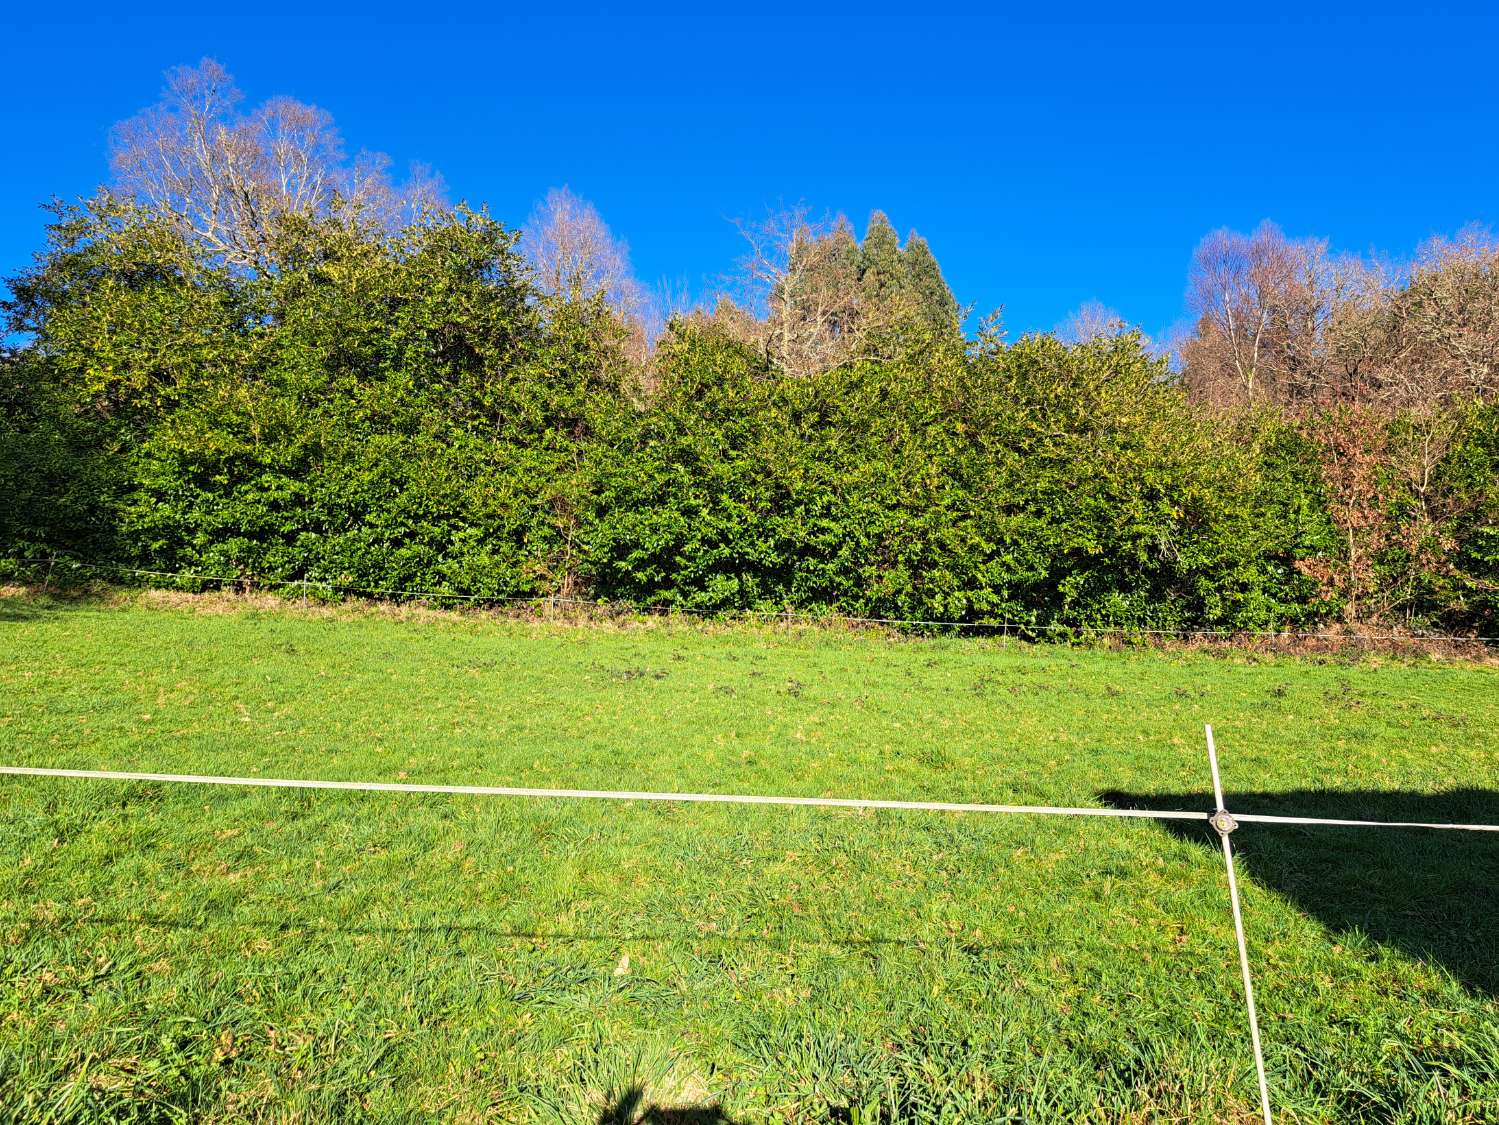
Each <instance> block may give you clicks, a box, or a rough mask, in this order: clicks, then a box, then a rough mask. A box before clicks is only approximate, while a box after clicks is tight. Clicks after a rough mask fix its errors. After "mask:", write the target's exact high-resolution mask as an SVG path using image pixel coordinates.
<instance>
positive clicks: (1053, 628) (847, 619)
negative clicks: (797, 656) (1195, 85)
mask: <svg viewBox="0 0 1499 1125" xmlns="http://www.w3.org/2000/svg"><path fill="white" fill-rule="evenodd" d="M8 561H9V562H11V563H12V565H16V566H22V567H29V568H32V570H33V573H37V572H41V573H42V585H43V588H44V589H47V588H50V587H51V585H52V583H53V580H54V579H55V578H56V577H57V574H58V570H59V568H61V569H62V570H64V571H68V572H71V573H74V574H76V573H78V572H83V571H86V572H89V573H91V574H110V575H115V576H118V577H130V578H148V579H163V580H171V581H173V582H176V583H178V584H179V585H180V584H183V583H197V584H205V583H207V584H216V585H218V586H219V587H221V588H231V589H232V588H241V589H257V590H274V591H282V592H289V593H290V594H291V595H292V596H293V597H297V596H300V598H301V599H302V600H303V601H304V602H305V601H307V600H308V598H309V597H311V596H314V595H315V596H317V597H320V598H322V597H326V598H330V599H331V598H333V597H334V596H336V595H349V594H352V595H355V596H356V597H361V598H373V599H393V600H406V601H426V602H436V603H439V604H441V603H446V602H457V603H462V604H467V605H472V606H486V605H487V606H505V607H509V608H516V609H518V608H527V607H529V608H536V609H544V608H559V609H560V608H563V607H570V608H574V609H577V610H580V611H589V612H604V613H611V614H627V615H629V614H633V615H640V616H675V615H680V616H685V617H693V618H698V619H704V620H733V619H735V618H739V619H748V620H758V621H776V620H778V621H799V622H807V623H809V624H831V625H868V626H884V627H889V628H895V629H902V628H904V629H951V630H958V631H964V630H972V631H977V632H984V633H988V634H990V635H997V636H1001V637H1021V638H1024V637H1032V636H1035V637H1062V638H1090V637H1120V638H1151V639H1157V640H1172V639H1174V640H1183V641H1194V640H1199V641H1202V640H1219V641H1269V642H1287V641H1303V640H1316V641H1335V642H1339V643H1344V644H1450V645H1493V644H1499V635H1489V634H1482V633H1442V632H1436V631H1429V630H1421V629H1410V630H1406V631H1395V630H1386V631H1384V632H1354V631H1342V632H1339V631H1335V630H1328V629H1320V630H1306V629H1206V628H1194V629H1163V628H1151V627H1148V626H1142V625H1106V624H1095V623H1089V622H1077V623H1067V622H1057V621H1050V622H1037V621H1019V620H1009V619H1001V620H999V621H994V620H985V619H982V618H980V619H969V620H964V619H959V618H920V617H889V616H885V617H879V616H858V615H852V614H843V613H814V612H808V611H805V610H789V609H702V608H697V607H693V606H681V605H674V604H669V603H659V602H658V603H648V604H641V603H635V602H622V601H610V600H603V599H591V598H580V597H575V596H569V595H562V594H536V595H514V594H461V593H456V592H454V591H451V590H432V589H421V588H413V587H398V586H388V587H379V586H360V585H356V584H352V583H346V582H335V581H332V580H329V579H323V578H313V577H303V578H270V577H265V576H262V575H257V574H250V573H244V574H238V575H224V574H208V573H203V572H199V571H180V570H179V571H172V570H147V569H142V568H139V567H129V566H123V565H120V564H115V563H90V562H84V561H82V560H77V559H71V558H68V557H65V556H52V557H49V558H41V559H37V558H31V559H12V560H8ZM44 567H45V568H46V569H45V571H44V572H42V568H44Z"/></svg>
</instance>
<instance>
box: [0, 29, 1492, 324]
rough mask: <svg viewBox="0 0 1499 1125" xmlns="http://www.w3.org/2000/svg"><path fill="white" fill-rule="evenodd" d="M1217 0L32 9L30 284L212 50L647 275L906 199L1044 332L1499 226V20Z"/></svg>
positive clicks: (27, 209)
mask: <svg viewBox="0 0 1499 1125" xmlns="http://www.w3.org/2000/svg"><path fill="white" fill-rule="evenodd" d="M1208 7H1209V6H1208V5H1200V4H1187V3H1181V4H1159V5H1154V6H1150V7H1146V6H1144V5H1125V4H1113V5H1098V6H1096V7H1093V6H1090V5H1088V4H1081V3H1074V4H1070V5H1065V6H1059V7H1056V8H1052V7H1049V6H1047V5H1042V4H1029V5H1024V6H1013V7H1012V6H1008V5H1002V4H991V5H983V6H978V5H974V6H963V5H947V6H944V5H938V4H928V5H921V6H902V7H901V8H890V9H888V10H882V9H880V8H879V7H877V6H876V5H873V4H866V5H857V6H854V5H850V6H843V7H840V6H837V5H823V6H820V7H819V6H817V5H813V4H801V5H796V6H778V5H776V4H773V3H767V4H761V5H744V6H741V5H719V4H698V5H678V6H668V5H654V6H652V5H645V4H641V5H628V4H617V5H611V6H608V7H598V8H594V7H593V6H590V5H580V4H553V5H536V4H529V5H526V6H524V7H516V8H513V9H512V8H509V7H506V6H503V5H495V6H491V7H487V8H483V7H472V8H469V7H463V6H425V7H424V6H421V5H411V4H405V5H401V6H399V7H392V8H390V9H389V10H384V11H382V10H381V9H380V8H379V7H377V6H375V5H362V6H360V7H359V8H357V9H355V8H351V9H347V10H343V11H340V10H337V9H335V8H333V7H330V6H323V5H312V4H303V5H300V6H295V7H291V6H288V7H285V8H278V7H277V6H275V5H268V4H260V5H206V4H205V5H201V6H197V7H188V6H179V5H172V4H157V5H150V6H139V7H136V6H131V7H124V6H121V5H118V4H114V5H109V6H107V7H106V6H98V7H92V6H90V5H87V4H83V5H69V6H67V7H66V8H62V7H49V6H43V5H26V6H25V8H24V9H23V10H22V11H21V12H20V13H19V14H13V15H12V16H10V17H7V21H6V22H7V29H6V35H5V36H4V42H3V43H0V73H3V74H4V75H5V76H6V79H7V81H6V88H7V101H8V103H9V108H10V112H9V113H7V114H6V120H7V128H8V130H9V134H10V135H9V137H8V138H7V142H6V144H5V151H6V152H7V154H8V159H7V165H8V168H7V171H6V174H5V175H4V176H3V177H0V204H3V215H4V221H3V223H0V273H3V274H5V275H10V274H12V273H13V272H14V271H15V270H16V269H18V268H19V267H21V266H22V265H23V264H24V263H25V262H26V261H27V260H28V257H29V255H30V254H31V252H32V251H34V250H35V249H36V248H37V246H38V245H39V244H40V241H41V228H42V223H43V220H44V216H43V214H42V213H41V212H40V211H39V210H38V209H37V205H38V204H39V203H40V202H42V201H44V200H46V199H47V198H50V197H51V196H53V195H61V196H63V197H72V196H76V195H80V194H87V193H88V192H89V191H90V190H91V189H92V188H93V187H94V186H95V185H96V184H98V183H100V182H102V181H103V180H104V179H106V178H107V171H108V170H107V165H106V137H107V131H108V128H109V126H110V124H111V123H113V122H114V121H116V120H119V119H120V118H123V117H126V116H128V115H129V114H131V113H132V112H134V111H135V110H137V109H139V108H141V107H143V106H145V105H147V104H149V103H151V102H153V101H154V100H155V99H156V97H157V94H158V92H159V90H160V87H161V74H162V72H163V71H164V70H166V69H167V68H169V67H171V66H174V65H177V64H180V63H190V62H196V61H197V60H198V59H199V58H201V57H202V56H204V55H211V56H214V57H216V58H218V59H219V60H220V61H221V62H222V63H224V64H225V65H226V66H227V67H228V68H229V69H230V71H232V72H233V73H234V74H235V76H236V77H237V78H238V80H239V84H240V86H241V87H242V88H243V89H244V91H245V93H246V96H247V100H248V101H250V102H254V101H259V100H261V99H263V98H265V97H268V96H271V95H274V94H290V95H292V96H294V97H297V98H299V99H302V100H304V101H309V102H313V103H316V104H318V105H321V106H323V107H324V108H326V109H328V110H330V111H331V112H332V113H333V114H334V116H335V118H336V119H337V121H338V124H339V126H340V128H341V130H342V132H343V134H344V137H345V140H346V143H347V145H348V147H349V148H350V149H358V148H371V149H380V150H384V151H386V152H389V153H390V154H391V155H392V156H393V157H394V158H395V160H396V161H397V163H398V164H403V163H404V162H406V161H408V160H412V159H418V160H425V161H427V162H428V163H430V164H432V165H433V166H434V167H435V168H437V169H438V170H439V171H440V172H441V173H442V174H443V176H444V177H445V178H446V180H447V182H448V185H449V193H450V195H451V196H452V197H453V198H454V199H465V200H468V201H471V202H475V203H478V202H487V203H488V205H489V206H490V209H491V210H492V211H493V213H495V214H496V215H497V216H498V217H500V218H502V219H504V220H506V221H508V222H513V223H519V222H521V221H522V220H523V219H524V218H525V216H526V214H527V213H528V211H529V210H530V207H531V205H532V204H533V202H534V201H535V200H536V199H537V198H539V197H540V196H541V195H542V194H543V193H544V192H545V191H546V190H547V188H548V187H551V186H555V185H562V184H567V185H569V186H571V187H572V188H573V189H574V190H575V191H577V192H578V193H580V194H582V195H584V196H586V197H587V198H589V199H591V200H593V201H594V202H595V203H596V204H597V206H598V207H599V209H600V211H601V212H602V213H603V215H604V217H605V219H606V220H607V221H608V222H609V223H610V225H611V226H612V227H613V228H614V230H615V232H616V233H617V234H619V235H620V236H621V237H623V238H625V239H626V240H627V241H628V242H629V244H630V248H631V252H632V256H633V259H634V263H635V266H636V271H637V273H639V274H640V276H641V277H642V279H643V280H645V281H646V282H647V283H655V282H657V281H660V280H662V279H668V280H671V281H674V282H677V283H685V284H687V285H689V286H691V287H693V288H694V289H702V288H705V287H711V286H712V285H713V284H715V283H716V281H717V279H718V278H719V277H721V275H723V274H724V273H726V272H727V271H729V270H730V269H732V267H733V263H734V261H735V259H736V257H738V256H739V255H740V253H741V252H742V248H743V244H742V242H741V241H740V239H739V235H738V234H737V233H736V231H735V229H734V227H733V225H732V224H731V222H730V220H732V219H733V218H735V217H742V216H748V217H753V216H755V215H757V214H759V215H763V214H764V212H765V210H766V208H767V207H771V206H775V205H777V204H779V203H783V202H785V203H790V202H797V201H805V202H806V203H808V204H810V205H811V206H812V207H813V208H815V209H818V210H822V209H826V210H829V211H837V212H843V213H846V214H847V215H848V216H849V217H850V218H852V219H853V220H854V221H855V223H856V225H857V226H858V227H859V228H860V230H861V231H862V228H863V224H864V220H865V219H866V218H867V216H868V214H869V212H870V210H871V209H873V208H876V207H878V208H882V209H883V210H885V211H886V212H887V213H889V215H890V216H891V219H892V221H893V222H894V223H895V225H896V226H897V228H899V229H900V230H901V231H902V233H904V232H905V231H907V230H909V229H911V228H913V227H914V228H915V229H917V230H919V231H920V232H921V233H922V234H923V235H924V236H925V237H926V238H927V240H928V241H929V242H930V243H931V244H932V247H933V249H934V250H935V251H936V253H937V256H938V259H939V260H940V261H941V263H942V266H943V269H944V271H945V273H946V275H947V278H948V280H949V282H950V283H951V285H952V287H953V289H954V291H955V292H956V293H957V295H958V298H959V300H960V301H963V302H965V303H971V304H973V305H975V306H976V307H977V308H978V309H979V310H980V311H983V310H986V309H989V308H992V307H994V306H997V305H1004V306H1005V309H1006V312H1005V320H1006V323H1007V324H1008V325H1009V327H1010V328H1011V330H1012V331H1014V332H1018V331H1023V330H1027V329H1036V328H1040V329H1045V328H1050V327H1052V326H1053V325H1054V324H1056V323H1057V322H1058V321H1060V320H1061V319H1062V318H1063V317H1064V316H1065V315H1066V313H1067V312H1068V311H1069V310H1070V309H1072V308H1074V307H1076V306H1077V305H1079V304H1080V303H1082V302H1083V301H1086V300H1089V299H1098V300H1101V301H1103V302H1105V303H1107V304H1109V305H1112V306H1114V307H1115V308H1117V309H1119V310H1120V311H1121V312H1122V313H1123V314H1124V316H1125V317H1126V318H1127V319H1129V320H1131V321H1134V322H1137V323H1140V324H1142V325H1143V326H1144V327H1145V328H1146V329H1147V330H1148V331H1152V332H1156V331H1159V330H1160V329H1162V328H1163V327H1165V326H1167V325H1170V324H1171V323H1173V322H1174V321H1176V320H1177V319H1178V318H1179V317H1180V316H1181V313H1182V294H1183V288H1184V283H1185V273H1186V267H1187V263H1188V259H1189V258H1190V255H1191V252H1192V249H1193V247H1194V245H1195V244H1196V243H1197V241H1198V240H1199V239H1200V238H1201V237H1202V236H1203V235H1204V234H1205V233H1206V232H1207V231H1209V230H1210V229H1212V228H1215V227H1218V226H1224V225H1227V226H1233V227H1238V228H1243V229H1247V228H1249V227H1251V226H1253V225H1254V224H1256V223H1258V222H1259V221H1260V220H1261V219H1264V218H1270V219H1273V220H1275V221H1276V222H1278V223H1280V224H1281V225H1282V226H1283V227H1284V228H1285V229H1286V230H1287V232H1288V233H1291V234H1294V235H1310V234H1316V235H1321V236H1324V237H1327V238H1329V239H1331V241H1332V243H1333V245H1334V247H1336V248H1340V249H1345V250H1360V251H1362V250H1369V249H1371V248H1375V249H1379V250H1383V251H1386V252H1389V253H1392V254H1397V255H1401V254H1406V253H1409V251H1410V250H1411V249H1412V248H1413V247H1414V246H1415V244H1416V243H1418V242H1419V241H1421V240H1422V239H1424V238H1426V237H1428V236H1430V235H1432V234H1437V233H1444V232H1451V231H1453V230H1455V229H1457V228H1458V227H1460V226H1462V225H1463V224H1465V223H1469V222H1479V223H1484V224H1488V225H1499V64H1496V58H1499V5H1494V4H1482V5H1480V4H1451V5H1415V4H1403V5H1400V6H1399V7H1396V6H1393V5H1391V6H1388V7H1387V6H1384V5H1381V4H1379V3H1363V4H1358V5H1344V4H1331V3H1330V4H1316V3H1309V2H1303V3H1300V4H1297V5H1278V4H1275V3H1265V4H1258V5H1237V6H1214V8H1215V10H1214V11H1205V10H1204V9H1207V8H1208ZM1134 9H1138V10H1134Z"/></svg>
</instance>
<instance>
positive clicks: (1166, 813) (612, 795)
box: [0, 766, 1208, 820]
mask: <svg viewBox="0 0 1499 1125" xmlns="http://www.w3.org/2000/svg"><path fill="white" fill-rule="evenodd" d="M0 774H9V775H11V776H25V777H75V778H87V779H92V780H108V781H164V782H181V783H185V784H189V785H247V786H258V787H262V788H269V789H345V790H356V791H360V790H362V791H366V792H371V793H452V794H460V795H465V796H478V797H563V798H572V799H582V800H603V801H683V802H690V803H697V804H713V805H811V806H813V807H816V808H832V809H906V810H913V811H919V812H954V813H1031V814H1035V815H1039V816H1112V817H1135V818H1139V819H1149V820H1207V819H1208V814H1207V813H1205V812H1176V811H1172V810H1160V811H1158V810H1155V809H1095V808H1063V807H1055V806H1051V805H982V804H963V803H960V802H955V801H877V800H862V799H857V798H851V797H767V796H759V795H755V794H741V793H650V792H635V791H631V790H620V789H531V788H522V787H517V786H510V785H428V784H419V783H418V784H413V783H410V782H394V781H321V780H316V779H304V778H287V777H215V776H208V775H204V774H190V773H134V772H128V771H125V770H72V769H51V768H47V767H43V766H0Z"/></svg>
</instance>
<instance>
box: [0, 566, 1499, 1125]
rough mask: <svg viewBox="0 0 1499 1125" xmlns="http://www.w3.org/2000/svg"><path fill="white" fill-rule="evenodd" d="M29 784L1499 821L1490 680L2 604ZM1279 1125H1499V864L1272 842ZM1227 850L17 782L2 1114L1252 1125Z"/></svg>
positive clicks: (1389, 671)
mask: <svg viewBox="0 0 1499 1125" xmlns="http://www.w3.org/2000/svg"><path fill="white" fill-rule="evenodd" d="M0 653H3V657H4V658H3V660H0V763H3V764H26V765H45V766H65V767H78V768H90V769H104V768H112V769H127V770H147V771H158V772H195V773H217V774H256V773H259V774H264V775H267V776H291V777H318V778H332V779H371V780H411V781H429V782H444V783H473V784H501V785H525V786H555V787H579V788H617V789H625V788H628V789H663V790H667V789H676V790H716V791H722V792H744V793H773V794H796V795H833V796H864V797H883V798H910V799H930V800H955V801H975V802H1013V803H1036V804H1059V805H1090V804H1101V803H1107V802H1115V803H1130V804H1140V805H1149V804H1156V805H1160V806H1162V807H1168V806H1169V807H1189V808H1204V809H1205V808H1207V807H1209V805H1210V798H1209V797H1208V790H1209V781H1208V771H1207V763H1206V760H1205V754H1204V751H1203V740H1202V724H1203V722H1205V721H1208V722H1212V723H1213V725H1214V727H1215V730H1216V731H1217V735H1218V744H1219V749H1220V753H1221V755H1222V758H1223V771H1224V784H1225V786H1226V788H1227V790H1228V793H1229V803H1230V807H1239V808H1243V809H1248V808H1251V807H1253V808H1256V809H1261V810H1270V809H1278V810H1283V811H1290V812H1297V811H1300V812H1308V813H1318V814H1323V815H1332V816H1350V817H1351V816H1361V815H1368V816H1375V817H1391V818H1393V817H1405V818H1413V819H1415V818H1418V819H1462V820H1486V821H1489V822H1499V667H1495V666H1492V665H1482V664H1475V663H1462V662H1457V661H1438V660H1434V659H1395V658H1377V657H1370V658H1364V659H1359V660H1352V659H1349V660H1343V659H1339V658H1336V657H1324V658H1319V659H1316V660H1313V659H1308V658H1291V657H1264V656H1250V655H1246V654H1241V653H1240V654H1222V653H1219V654H1212V653H1190V652H1167V651H1159V650H1145V649H1141V650H1127V651H1103V650H1096V649H1082V648H1068V647H1064V646H1047V645H1030V644H1022V643H1009V644H1005V643H1002V642H1000V641H998V640H974V639H911V638H901V637H897V636H893V635H890V634H885V633H879V632H853V631H839V630H825V629H814V628H785V627H756V626H749V625H734V626H728V625H709V624H693V623H679V622H668V621H660V620H646V621H637V622H618V623H613V624H590V625H579V624H567V623H545V622H527V621H518V620H509V619H503V618H495V617H484V616H478V615H474V616H463V615H457V614H452V615H447V614H438V613H430V612H422V611H416V610H411V611H405V612H401V611H395V610H381V609H375V608H364V609H361V608H358V607H343V608H332V609H328V608H318V607H313V608H310V609H302V608H299V607H297V606H295V605H280V604H274V603H269V602H266V603H259V602H249V601H243V600H241V601H236V600H234V599H232V598H227V597H209V596H203V597H187V596H180V595H178V596H165V595H151V594H132V595H116V596H110V597H95V598H92V599H87V598H86V599H77V600H66V601H64V600H55V599H49V598H46V597H42V596H39V595H35V594H31V593H26V592H17V591H12V592H11V593H10V594H8V595H7V596H5V597H0ZM1235 841H1236V843H1237V844H1238V846H1239V848H1240V849H1241V856H1242V890H1243V893H1244V896H1245V910H1246V921H1247V925H1248V928H1249V936H1250V945H1251V955H1252V958H1253V963H1254V966H1255V971H1256V975H1257V985H1258V989H1259V993H1260V995H1259V1000H1260V1007H1261V1018H1262V1025H1263V1028H1264V1032H1265V1037H1266V1050H1267V1057H1268V1064H1269V1068H1270V1080H1271V1087H1272V1092H1273V1095H1274V1099H1275V1103H1276V1107H1277V1115H1278V1120H1280V1121H1284V1122H1348V1121H1375V1122H1397V1121H1398V1122H1444V1123H1445V1122H1451V1123H1476V1122H1499V920H1496V918H1499V841H1496V840H1495V839H1494V838H1492V837H1480V836H1457V835H1447V836H1440V835H1439V834H1436V833H1430V832H1422V831H1408V832H1396V831H1378V832H1376V831H1365V830H1350V829H1327V828H1299V829H1291V828H1279V827H1277V828H1266V827H1263V826H1245V827H1244V828H1243V829H1241V831H1240V832H1239V833H1238V834H1237V835H1236V837H1235ZM1215 849H1216V841H1215V839H1214V838H1211V837H1209V836H1208V835H1207V833H1206V830H1205V828H1203V827H1202V826H1199V825H1189V826H1188V827H1186V828H1182V829H1172V828H1170V827H1167V826H1163V825H1161V824H1158V823H1154V822H1146V821H1122V820H1109V821H1100V820H1093V819H1086V820H1085V819H1075V818H1074V819H1054V818H1046V819H1042V818H1030V817H997V816H980V815H945V814H931V813H908V812H879V813H859V812H846V811H837V810H826V809H805V808H800V809H793V808H746V807H725V806H691V805H663V804H620V803H612V802H608V803H606V802H586V803H585V802H561V801H550V802H541V801H519V800H511V799H499V798H483V797H454V796H436V795H431V796H428V795H406V794H360V793H337V792H296V791H290V792H289V791H275V790H253V789H220V788H204V787H186V786H167V785H154V784H142V783H116V782H99V781H69V780H43V779H35V778H0V935H3V941H0V1119H4V1120H15V1121H27V1122H32V1121H96V1120H110V1121H121V1120H132V1121H133V1120H150V1121H243V1120H254V1121H306V1122H319V1121H327V1120H369V1121H418V1120H422V1121H425V1120H432V1119H442V1120H454V1121H507V1122H509V1121H516V1122H586V1123H595V1122H597V1123H607V1122H657V1123H664V1122H677V1123H697V1125H710V1123H714V1122H723V1123H728V1122H742V1123H751V1122H841V1123H848V1125H855V1123H858V1125H872V1123H876V1122H887V1123H893V1122H933V1123H935V1122H971V1121H982V1122H989V1121H1027V1122H1037V1121H1087V1122H1147V1121H1149V1122H1156V1121H1184V1122H1186V1121H1190V1122H1249V1121H1253V1120H1254V1119H1255V1113H1256V1109H1255V1091H1254V1077H1253V1070H1252V1062H1251V1058H1250V1054H1249V1044H1248V1035H1247V1030H1246V1027H1245V1023H1244V1015H1243V1006H1242V1001H1241V999H1240V995H1239V984H1238V970H1237V965H1236V961H1235V956H1234V950H1233V932H1232V928H1231V922H1230V917H1229V911H1228V905H1227V898H1226V889H1225V885H1224V878H1223V870H1222V861H1221V857H1220V856H1219V855H1218V853H1217V852H1216V850H1215Z"/></svg>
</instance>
